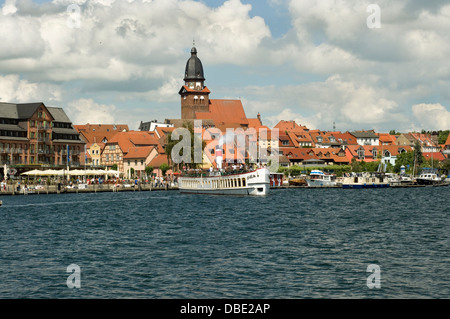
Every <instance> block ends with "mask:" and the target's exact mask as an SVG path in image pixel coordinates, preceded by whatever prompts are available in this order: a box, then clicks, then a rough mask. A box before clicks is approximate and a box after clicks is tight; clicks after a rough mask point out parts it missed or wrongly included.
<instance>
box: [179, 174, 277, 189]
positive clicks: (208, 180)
mask: <svg viewBox="0 0 450 319" xmlns="http://www.w3.org/2000/svg"><path fill="white" fill-rule="evenodd" d="M269 176H270V172H269V170H268V169H267V168H259V169H256V170H254V171H249V172H242V173H237V174H229V175H226V174H224V172H222V171H212V172H210V173H207V174H200V176H195V175H194V176H186V175H184V176H183V175H182V176H181V177H180V178H179V189H180V192H181V193H191V194H211V195H257V196H261V195H267V194H268V193H269V189H270V177H269Z"/></svg>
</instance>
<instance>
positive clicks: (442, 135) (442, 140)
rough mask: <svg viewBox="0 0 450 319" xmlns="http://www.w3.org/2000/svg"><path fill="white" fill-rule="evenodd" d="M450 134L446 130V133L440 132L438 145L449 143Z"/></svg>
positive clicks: (449, 131)
mask: <svg viewBox="0 0 450 319" xmlns="http://www.w3.org/2000/svg"><path fill="white" fill-rule="evenodd" d="M449 134H450V130H445V131H439V134H438V143H439V144H445V142H446V141H447V138H448V135H449Z"/></svg>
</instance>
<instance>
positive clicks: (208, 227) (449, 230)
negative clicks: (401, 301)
mask: <svg viewBox="0 0 450 319" xmlns="http://www.w3.org/2000/svg"><path fill="white" fill-rule="evenodd" d="M449 198H450V187H427V188H399V189H393V188H391V189H367V190H343V189H280V190H272V191H271V193H270V195H269V196H267V197H227V196H207V195H182V194H180V193H179V192H178V191H167V192H165V191H158V192H155V191H153V192H123V193H91V194H81V193H80V194H60V195H28V196H23V195H20V196H17V195H16V196H8V197H6V196H3V197H1V198H0V199H1V200H2V201H3V206H2V207H0V216H1V223H0V298H189V299H191V298H195V299H197V298H208V299H209V298H245V299H247V298H273V299H281V298H283V299H284V298H285V299H291V298H292V299H298V298H449V297H450V277H449V274H448V270H449V269H450V222H449V214H450V209H449V203H450V201H449ZM71 264H76V265H78V266H79V267H80V273H79V277H78V278H79V279H80V281H79V283H80V286H81V288H79V289H76V288H75V289H70V288H68V285H67V278H68V277H69V276H70V275H71V273H69V272H67V267H68V266H69V265H71ZM371 264H375V265H378V266H379V268H380V270H381V272H380V273H379V277H378V278H379V279H380V282H379V283H380V286H379V288H376V287H375V288H373V289H370V288H369V287H368V285H367V278H368V277H369V276H371V274H372V273H370V272H367V267H368V265H371Z"/></svg>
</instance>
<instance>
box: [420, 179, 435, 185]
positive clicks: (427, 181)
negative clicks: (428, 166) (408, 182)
mask: <svg viewBox="0 0 450 319" xmlns="http://www.w3.org/2000/svg"><path fill="white" fill-rule="evenodd" d="M416 182H417V184H418V185H436V184H440V183H441V181H437V180H430V179H425V178H416Z"/></svg>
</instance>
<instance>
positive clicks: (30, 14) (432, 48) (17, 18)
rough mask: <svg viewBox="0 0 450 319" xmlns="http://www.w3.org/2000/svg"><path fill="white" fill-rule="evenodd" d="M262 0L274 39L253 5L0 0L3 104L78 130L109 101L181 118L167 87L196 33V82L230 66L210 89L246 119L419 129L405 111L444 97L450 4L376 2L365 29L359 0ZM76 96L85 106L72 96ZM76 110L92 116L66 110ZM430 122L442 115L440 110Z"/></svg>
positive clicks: (112, 108) (110, 107)
mask: <svg viewBox="0 0 450 319" xmlns="http://www.w3.org/2000/svg"><path fill="white" fill-rule="evenodd" d="M247 2H248V1H247ZM74 3H76V4H78V5H79V6H80V8H81V11H80V28H73V27H71V26H70V25H69V24H68V18H69V13H68V12H67V6H68V5H70V4H74ZM264 3H266V4H265V6H266V7H265V9H266V10H272V11H273V10H280V7H281V6H283V9H284V8H287V9H285V10H286V11H288V12H289V14H290V16H291V21H290V22H291V25H292V29H291V30H290V31H289V32H287V33H286V34H285V35H284V36H282V37H277V38H276V39H274V38H272V36H271V30H270V29H269V27H268V24H267V23H266V21H265V20H264V19H263V18H262V17H259V16H257V15H255V12H263V11H256V10H253V11H252V5H250V4H243V3H242V2H241V1H240V0H228V1H224V2H223V4H222V5H220V6H218V7H216V8H213V7H211V6H209V5H208V4H209V2H208V1H194V0H170V1H168V0H149V1H141V0H136V1H133V0H128V1H114V0H96V1H94V0H92V1H87V0H54V1H53V2H51V3H44V4H37V3H34V2H32V1H24V0H7V1H6V2H5V4H4V5H3V7H1V11H0V15H1V19H0V42H1V43H2V50H1V51H0V97H1V98H2V101H7V100H9V101H24V102H29V101H37V100H43V101H44V102H49V101H58V102H60V104H62V105H64V104H65V105H69V107H70V108H71V109H72V110H73V113H72V114H73V117H74V119H75V117H76V120H77V121H81V122H82V121H90V122H93V121H94V120H96V121H98V120H102V121H112V120H114V119H117V117H119V116H120V117H121V116H122V115H123V114H125V113H121V112H122V110H123V109H124V106H121V105H119V104H118V103H119V102H120V103H122V102H123V103H127V108H132V109H133V110H134V111H136V110H137V109H138V108H143V109H145V107H147V105H143V104H144V103H145V102H143V100H145V101H150V102H151V104H150V103H149V105H148V108H147V113H146V111H144V110H142V111H139V112H140V113H139V115H133V116H134V117H131V115H129V116H130V117H129V119H130V121H133V122H136V121H137V116H140V117H146V116H148V117H150V118H152V119H153V118H156V117H158V118H159V119H164V112H167V114H172V115H173V114H179V108H180V106H179V96H178V94H177V93H178V90H179V87H180V84H181V82H182V78H183V71H184V67H185V62H186V60H187V59H188V58H189V51H190V47H191V45H192V40H193V39H195V42H196V46H197V49H198V52H199V58H200V59H201V60H202V62H203V67H204V69H205V75H206V78H207V79H206V80H207V81H210V79H214V78H215V81H216V82H219V81H220V79H222V78H223V74H220V72H221V69H220V68H221V67H222V68H227V67H228V66H230V65H231V66H236V65H237V66H239V69H238V70H239V72H238V74H236V76H235V78H233V81H234V80H235V83H234V82H233V87H226V86H224V85H223V84H222V83H220V82H219V85H221V87H220V90H221V92H222V93H223V94H224V95H226V96H233V97H234V98H236V97H238V96H240V97H243V102H244V107H245V108H246V112H247V115H248V116H249V117H255V116H256V114H257V112H258V111H259V112H261V114H262V116H263V121H264V119H265V117H266V116H267V118H269V117H270V119H272V120H276V119H277V118H278V117H280V116H285V117H289V116H293V117H294V118H296V119H298V120H301V121H303V123H304V124H309V125H311V126H313V127H315V128H324V129H328V128H330V127H331V126H332V123H333V122H336V123H337V125H338V128H341V129H347V128H358V129H364V128H373V126H375V127H387V126H389V128H390V129H394V128H397V127H396V125H406V124H405V123H408V124H409V122H408V121H416V123H414V124H415V125H418V124H417V123H419V122H420V121H421V120H422V117H418V118H416V117H414V116H413V115H412V112H411V105H414V104H417V103H419V102H418V101H424V100H426V98H428V97H430V96H432V95H436V93H437V92H439V91H443V93H439V94H440V95H441V96H442V97H443V99H444V100H445V94H446V91H445V90H446V89H445V88H446V86H448V85H444V84H442V83H444V82H445V81H446V80H448V78H450V66H448V61H447V60H448V56H450V33H449V32H448V30H449V29H450V5H442V3H444V1H442V2H439V3H434V2H433V3H431V2H423V1H422V2H418V1H408V2H404V1H390V0H389V1H388V0H380V1H377V4H378V5H379V6H380V8H381V28H380V29H376V30H375V29H369V28H367V25H366V19H367V17H368V16H369V15H370V13H368V12H367V11H366V8H367V5H368V4H369V3H362V2H361V1H357V0H323V1H317V2H311V1H309V2H308V1H297V0H268V2H264ZM259 5H260V2H258V3H256V2H253V7H254V8H257V9H261V7H258V6H259ZM262 14H263V15H264V13H262ZM266 14H268V13H266ZM268 15H269V14H268ZM267 21H268V22H270V21H271V20H270V19H268V20H267ZM17 39H20V41H18V40H17ZM276 66H279V67H280V68H279V69H277V67H276ZM229 69H233V68H229ZM211 70H213V72H217V73H215V74H214V75H212V74H211V73H212V71H211ZM222 70H223V69H222ZM241 70H242V71H241ZM225 73H226V74H227V75H229V74H230V73H231V72H229V70H226V72H225ZM17 74H19V75H17ZM250 74H252V75H250ZM253 74H254V75H255V76H254V75H253ZM241 75H242V76H241ZM231 77H234V75H233V74H231ZM217 79H219V80H217ZM207 84H208V87H209V88H210V89H211V91H212V92H213V93H212V96H211V98H220V97H216V96H214V92H217V86H216V87H214V86H211V85H212V82H207ZM86 91H88V92H89V94H90V95H89V98H91V100H87V99H83V96H80V94H81V93H80V92H86ZM67 92H69V93H70V95H66V94H65V93H67ZM74 94H78V96H74ZM106 96H109V97H110V98H111V99H110V100H109V101H108V100H107V98H105V97H106ZM74 100H75V101H74ZM98 101H102V103H103V104H98ZM75 102H77V103H79V105H78V107H79V108H80V107H81V108H80V109H79V111H78V109H77V105H75V104H74V103H75ZM441 103H444V102H442V101H441ZM80 105H81V106H80ZM96 107H98V110H96ZM83 110H86V112H85V113H86V114H89V116H91V115H92V116H93V119H89V118H88V115H86V114H77V113H76V112H83ZM102 110H103V111H102ZM424 110H425V109H424V108H418V109H417V110H416V112H419V113H420V112H422V113H424V112H425V111H424ZM111 112H114V113H111ZM436 112H437V111H432V112H430V114H434V113H436ZM128 113H130V114H131V113H133V112H128ZM147 114H148V115H147ZM154 114H155V115H154ZM156 114H157V115H156ZM414 114H415V113H414ZM439 114H441V119H439V120H440V121H442V114H444V115H445V114H446V113H442V112H441V113H439ZM125 115H126V114H125ZM172 115H170V116H172ZM167 117H169V116H167ZM121 118H122V117H121ZM443 118H445V116H443ZM283 119H284V120H288V119H289V118H283ZM142 120H146V119H145V118H142ZM419 120H420V121H419ZM432 123H433V122H432V121H431V119H430V120H429V122H428V123H427V125H428V124H432ZM275 124H276V123H275ZM411 125H413V124H411ZM439 125H444V124H442V123H441V124H439ZM399 129H401V128H399Z"/></svg>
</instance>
